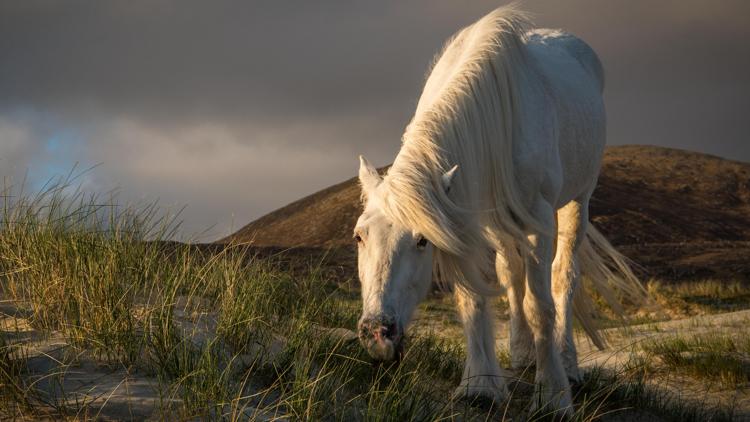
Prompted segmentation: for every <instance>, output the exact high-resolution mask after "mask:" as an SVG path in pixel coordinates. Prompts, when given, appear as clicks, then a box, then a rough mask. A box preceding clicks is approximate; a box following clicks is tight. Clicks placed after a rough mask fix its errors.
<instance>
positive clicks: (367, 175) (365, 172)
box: [359, 155, 383, 198]
mask: <svg viewBox="0 0 750 422" xmlns="http://www.w3.org/2000/svg"><path fill="white" fill-rule="evenodd" d="M382 180H383V179H382V178H381V177H380V175H379V174H378V171H377V170H376V169H375V167H373V166H372V164H370V162H369V161H367V160H366V159H365V157H363V156H361V155H360V156H359V184H360V185H361V186H362V197H363V198H366V197H367V195H368V194H369V193H370V192H371V191H372V190H373V189H375V188H376V187H377V186H378V185H379V184H380V182H381V181H382Z"/></svg>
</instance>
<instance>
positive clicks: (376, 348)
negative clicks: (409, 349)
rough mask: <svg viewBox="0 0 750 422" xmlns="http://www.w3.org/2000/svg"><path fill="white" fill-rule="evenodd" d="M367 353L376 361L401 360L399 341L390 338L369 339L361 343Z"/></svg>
mask: <svg viewBox="0 0 750 422" xmlns="http://www.w3.org/2000/svg"><path fill="white" fill-rule="evenodd" d="M362 345H363V346H364V348H365V350H367V354H369V355H370V357H371V358H372V359H373V360H374V361H376V362H383V363H387V362H398V361H399V360H401V343H400V342H393V341H391V340H385V341H380V342H378V341H369V342H367V344H362Z"/></svg>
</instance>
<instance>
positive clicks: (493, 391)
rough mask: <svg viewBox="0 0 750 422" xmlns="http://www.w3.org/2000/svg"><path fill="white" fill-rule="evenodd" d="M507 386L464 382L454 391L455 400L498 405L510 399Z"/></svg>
mask: <svg viewBox="0 0 750 422" xmlns="http://www.w3.org/2000/svg"><path fill="white" fill-rule="evenodd" d="M508 395H509V394H508V391H507V388H505V387H497V386H488V385H468V384H462V385H460V386H458V387H457V388H456V389H455V390H454V391H453V400H464V401H467V402H469V403H471V404H477V405H480V406H482V405H488V406H492V405H493V404H494V406H497V405H499V404H501V403H504V402H505V401H506V400H507V399H508Z"/></svg>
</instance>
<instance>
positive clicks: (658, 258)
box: [220, 146, 750, 280]
mask: <svg viewBox="0 0 750 422" xmlns="http://www.w3.org/2000/svg"><path fill="white" fill-rule="evenodd" d="M360 212H361V208H360V205H359V185H358V184H357V180H356V178H352V179H349V180H347V181H345V182H342V183H339V184H337V185H334V186H331V187H329V188H327V189H324V190H322V191H320V192H317V193H314V194H312V195H310V196H307V197H305V198H302V199H300V200H298V201H295V202H293V203H291V204H289V205H287V206H285V207H283V208H281V209H279V210H277V211H274V212H272V213H270V214H267V215H265V216H263V217H261V218H259V219H258V220H256V221H254V222H252V223H250V224H248V225H247V226H245V227H243V228H242V229H240V230H239V231H237V232H236V233H235V234H233V235H232V236H230V237H228V238H226V239H222V240H221V241H220V242H227V241H230V240H236V241H242V242H249V241H252V243H253V244H254V245H257V246H280V247H299V246H305V247H313V248H338V247H351V245H352V241H351V233H352V228H353V226H354V223H355V221H356V219H357V216H358V215H359V213H360ZM591 215H592V217H591V220H592V221H593V223H594V224H595V225H596V226H597V227H598V228H599V229H600V230H601V231H602V232H604V233H605V234H606V235H607V237H608V238H609V239H610V240H611V241H612V243H613V244H614V245H616V246H618V247H619V248H620V249H621V250H622V251H623V252H624V253H626V254H627V255H628V256H629V257H631V258H632V259H633V260H635V261H636V262H637V263H638V264H640V265H641V266H643V267H644V269H645V270H646V271H647V272H648V273H649V274H650V275H653V276H661V277H668V278H685V277H689V278H699V277H712V276H713V277H723V278H736V279H747V280H750V262H748V261H750V164H748V163H741V162H736V161H730V160H725V159H722V158H718V157H714V156H710V155H706V154H700V153H696V152H688V151H681V150H675V149H668V148H660V147H653V146H616V147H609V148H607V151H606V153H605V156H604V164H603V167H602V174H601V176H600V178H599V185H598V187H597V189H596V191H595V192H594V197H593V199H592V202H591Z"/></svg>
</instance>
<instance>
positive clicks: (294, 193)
mask: <svg viewBox="0 0 750 422" xmlns="http://www.w3.org/2000/svg"><path fill="white" fill-rule="evenodd" d="M503 3H504V2H502V1H499V2H498V1H449V0H434V1H407V2H404V1H363V0H349V1H316V2H309V1H308V2H302V1H285V0H269V1H255V0H253V1H210V2H206V1H192V0H152V1H129V2H114V1H112V2H104V1H75V0H74V1H66V2H58V1H51V0H49V1H38V0H5V1H3V2H1V3H0V176H2V177H4V178H6V180H11V181H13V182H18V181H19V180H21V179H22V178H23V177H24V175H26V177H27V180H28V183H29V184H30V185H31V186H41V185H42V184H43V183H44V181H45V180H47V179H49V178H50V177H53V176H55V175H60V174H64V173H66V172H67V171H69V170H70V169H71V168H73V166H74V165H76V163H78V166H79V168H88V167H91V166H94V165H96V166H97V167H96V168H94V169H93V170H91V171H88V172H86V173H85V174H84V175H83V176H82V177H81V178H80V179H79V181H80V183H81V184H82V185H83V188H84V189H86V190H88V191H92V192H109V191H111V190H113V189H116V190H118V191H119V198H120V201H122V202H124V203H144V202H151V201H154V200H158V201H159V203H160V204H161V205H162V206H164V207H165V208H168V209H180V208H181V207H183V206H185V209H184V211H183V212H182V214H181V218H182V220H183V228H182V230H183V231H182V234H181V236H183V237H184V238H190V239H197V240H212V239H216V238H219V237H222V236H224V235H227V234H229V233H230V232H231V231H232V230H235V229H238V228H240V227H241V226H243V225H244V224H246V223H248V222H250V221H252V220H254V219H255V218H257V217H260V216H261V215H263V214H265V213H267V212H269V211H272V210H274V209H277V208H279V207H281V206H283V205H285V204H287V203H289V202H291V201H294V200H296V199H299V198H300V197H302V196H304V195H307V194H309V193H312V192H315V191H317V190H319V189H321V188H325V187H327V186H329V185H331V184H334V183H337V182H339V181H341V180H344V179H346V178H349V177H351V176H353V175H354V174H355V173H356V170H357V166H358V160H357V156H358V155H359V154H364V155H365V156H366V157H368V159H370V161H372V162H374V163H375V164H377V165H385V164H388V163H390V162H391V160H392V159H393V157H394V156H395V155H396V153H397V152H398V149H399V144H400V137H401V134H402V132H403V129H404V127H405V125H406V124H407V122H408V121H409V119H410V118H411V115H412V113H413V111H414V109H415V107H416V102H417V99H418V97H419V94H420V92H421V88H422V84H423V82H424V78H425V72H426V71H427V67H428V65H429V63H430V62H431V60H432V57H433V55H434V54H435V53H436V52H437V51H438V50H439V49H440V47H441V45H442V44H443V42H444V41H445V40H446V39H447V38H448V37H450V35H452V34H453V33H454V32H456V31H457V30H458V29H460V28H462V27H464V26H466V25H468V24H470V23H472V22H473V21H475V20H476V19H478V18H479V17H481V16H483V15H484V14H485V13H487V12H489V11H490V10H492V9H494V8H495V7H497V6H498V5H501V4H503ZM521 8H522V9H525V10H527V11H529V12H530V13H531V14H532V17H533V21H534V23H535V26H538V27H553V28H561V29H564V30H567V31H570V32H573V33H575V34H576V35H578V36H579V37H581V38H583V39H584V40H585V41H587V42H588V43H589V44H590V45H591V46H592V47H593V48H594V49H595V50H596V51H597V53H598V54H599V56H600V58H601V60H602V62H603V64H604V67H605V72H606V75H607V76H606V80H607V82H606V85H607V86H606V88H605V102H606V104H607V119H608V143H609V144H612V145H617V144H652V145H661V146H667V147H673V148H682V149H689V150H695V151H702V152H706V153H710V154H714V155H719V156H722V157H726V158H730V159H735V160H742V161H750V137H748V133H750V116H748V112H750V41H748V40H750V24H749V23H748V22H750V21H749V20H748V19H749V18H750V2H747V1H746V0H733V1H732V0H718V1H711V2H708V1H705V0H664V1H650V0H611V1H601V0H566V1H546V0H545V1H542V0H527V1H523V2H521Z"/></svg>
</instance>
